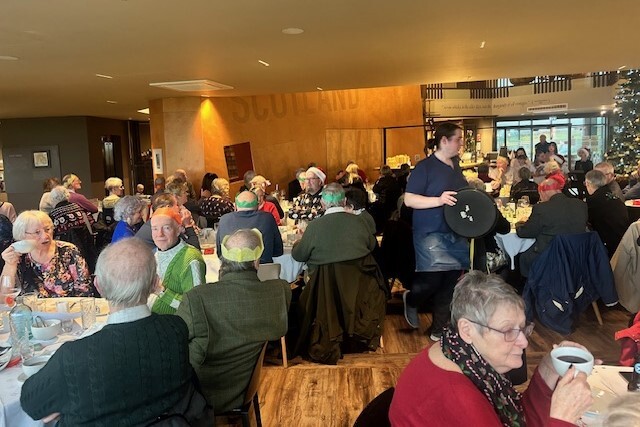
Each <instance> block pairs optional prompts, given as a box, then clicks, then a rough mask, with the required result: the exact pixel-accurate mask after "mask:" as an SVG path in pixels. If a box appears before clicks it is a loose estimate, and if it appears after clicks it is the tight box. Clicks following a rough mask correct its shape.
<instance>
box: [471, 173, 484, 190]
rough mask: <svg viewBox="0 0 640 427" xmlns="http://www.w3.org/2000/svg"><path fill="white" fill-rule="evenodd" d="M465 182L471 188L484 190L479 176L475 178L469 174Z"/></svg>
mask: <svg viewBox="0 0 640 427" xmlns="http://www.w3.org/2000/svg"><path fill="white" fill-rule="evenodd" d="M467 182H468V183H469V186H470V187H471V188H475V189H476V190H480V191H484V182H483V181H482V180H481V179H480V178H476V177H475V176H470V177H469V178H467Z"/></svg>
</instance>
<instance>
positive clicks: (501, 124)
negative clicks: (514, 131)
mask: <svg viewBox="0 0 640 427" xmlns="http://www.w3.org/2000/svg"><path fill="white" fill-rule="evenodd" d="M507 126H518V121H517V120H516V121H508V122H497V123H496V127H499V128H504V127H507Z"/></svg>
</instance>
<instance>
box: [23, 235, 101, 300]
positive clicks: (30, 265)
mask: <svg viewBox="0 0 640 427" xmlns="http://www.w3.org/2000/svg"><path fill="white" fill-rule="evenodd" d="M54 243H55V245H56V252H55V254H54V255H53V258H51V260H50V261H49V263H47V264H38V263H37V262H35V261H34V260H33V259H31V255H30V254H26V255H23V256H22V257H21V258H20V262H19V263H18V281H19V283H22V291H23V293H24V292H38V295H39V296H40V297H41V298H54V297H81V296H95V295H94V290H93V286H92V285H91V275H90V274H89V268H88V267H87V262H86V261H85V260H84V258H82V256H81V255H80V251H78V248H77V247H75V246H74V245H72V244H71V243H67V242H63V241H59V240H54Z"/></svg>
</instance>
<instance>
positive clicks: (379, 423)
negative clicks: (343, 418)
mask: <svg viewBox="0 0 640 427" xmlns="http://www.w3.org/2000/svg"><path fill="white" fill-rule="evenodd" d="M395 390H396V389H395V388H393V387H391V388H388V389H386V390H385V391H383V392H382V393H380V394H379V395H377V396H376V397H375V398H374V399H373V400H372V401H371V402H369V403H368V404H367V406H365V408H364V409H363V410H362V412H361V413H360V415H359V416H358V418H357V419H356V422H355V423H354V424H353V427H387V426H391V422H390V421H389V407H390V406H391V400H393V393H394V392H395Z"/></svg>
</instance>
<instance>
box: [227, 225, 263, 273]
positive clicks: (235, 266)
mask: <svg viewBox="0 0 640 427" xmlns="http://www.w3.org/2000/svg"><path fill="white" fill-rule="evenodd" d="M262 244H263V243H262V239H261V237H260V235H259V234H258V233H256V232H255V231H253V230H249V229H247V228H241V229H239V230H236V231H235V232H234V233H233V234H231V235H230V236H229V238H228V239H227V241H226V242H224V247H225V248H226V249H234V248H249V249H255V248H257V247H258V246H261V245H262ZM221 255H222V254H221ZM220 263H221V264H220V277H222V276H223V275H225V274H226V273H231V272H235V271H256V266H255V262H254V261H241V262H240V261H230V260H228V259H226V258H225V257H224V256H221V257H220Z"/></svg>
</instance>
